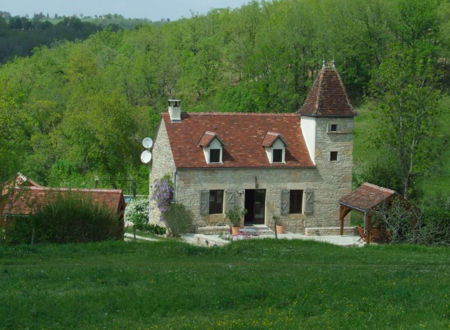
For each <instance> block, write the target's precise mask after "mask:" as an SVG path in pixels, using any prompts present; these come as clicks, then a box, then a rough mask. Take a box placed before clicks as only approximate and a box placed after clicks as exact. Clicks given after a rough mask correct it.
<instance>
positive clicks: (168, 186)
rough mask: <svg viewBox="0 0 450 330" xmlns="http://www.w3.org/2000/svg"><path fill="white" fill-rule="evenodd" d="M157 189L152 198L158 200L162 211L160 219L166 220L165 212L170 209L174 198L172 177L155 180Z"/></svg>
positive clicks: (157, 202) (157, 203)
mask: <svg viewBox="0 0 450 330" xmlns="http://www.w3.org/2000/svg"><path fill="white" fill-rule="evenodd" d="M154 187H155V189H154V192H153V195H152V197H151V200H153V201H155V202H156V205H157V206H158V209H159V210H160V211H161V215H160V217H159V218H160V220H161V221H163V222H165V219H164V213H165V212H167V211H169V208H170V202H171V201H172V199H173V184H172V182H171V180H170V178H167V177H164V178H162V179H160V180H158V181H156V182H155V185H154Z"/></svg>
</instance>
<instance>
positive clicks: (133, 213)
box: [125, 198, 149, 226]
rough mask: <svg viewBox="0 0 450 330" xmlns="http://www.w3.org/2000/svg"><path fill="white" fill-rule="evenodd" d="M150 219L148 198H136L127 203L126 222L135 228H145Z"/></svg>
mask: <svg viewBox="0 0 450 330" xmlns="http://www.w3.org/2000/svg"><path fill="white" fill-rule="evenodd" d="M148 217H149V201H148V198H136V199H133V200H132V201H131V202H129V203H127V207H126V208H125V220H126V221H131V222H132V223H133V224H134V225H135V226H143V225H146V224H147V222H148Z"/></svg>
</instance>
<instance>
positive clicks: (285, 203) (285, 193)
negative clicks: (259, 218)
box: [281, 190, 289, 215]
mask: <svg viewBox="0 0 450 330" xmlns="http://www.w3.org/2000/svg"><path fill="white" fill-rule="evenodd" d="M287 214H289V190H282V191H281V215H287Z"/></svg>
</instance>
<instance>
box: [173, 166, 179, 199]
mask: <svg viewBox="0 0 450 330" xmlns="http://www.w3.org/2000/svg"><path fill="white" fill-rule="evenodd" d="M177 176H178V172H177V168H176V167H175V171H174V172H173V203H176V201H177V198H176V196H177Z"/></svg>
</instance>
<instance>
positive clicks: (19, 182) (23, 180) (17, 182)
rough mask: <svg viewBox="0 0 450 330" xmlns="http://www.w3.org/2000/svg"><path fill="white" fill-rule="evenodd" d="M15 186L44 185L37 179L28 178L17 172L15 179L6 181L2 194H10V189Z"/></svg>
mask: <svg viewBox="0 0 450 330" xmlns="http://www.w3.org/2000/svg"><path fill="white" fill-rule="evenodd" d="M14 187H42V186H41V185H40V184H38V183H36V182H35V181H33V180H31V179H30V178H27V177H26V176H25V175H23V174H22V173H20V172H17V174H16V176H15V177H14V179H11V180H9V181H7V182H5V183H4V184H3V186H2V196H3V195H6V194H8V192H9V190H10V189H12V188H14Z"/></svg>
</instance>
